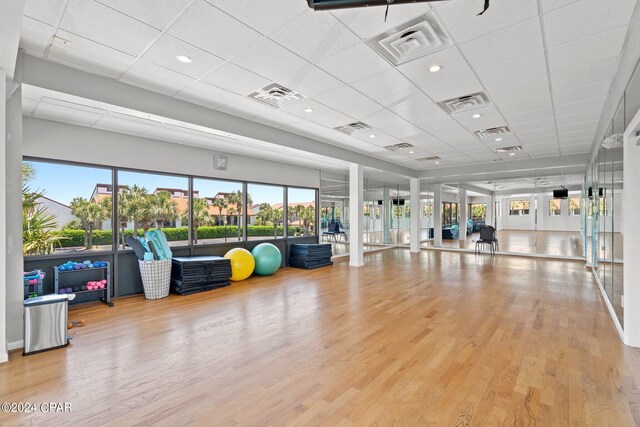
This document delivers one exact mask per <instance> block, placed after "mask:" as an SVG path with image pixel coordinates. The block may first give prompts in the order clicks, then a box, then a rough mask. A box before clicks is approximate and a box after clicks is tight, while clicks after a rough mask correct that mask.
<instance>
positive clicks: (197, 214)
mask: <svg viewBox="0 0 640 427" xmlns="http://www.w3.org/2000/svg"><path fill="white" fill-rule="evenodd" d="M242 211H243V205H242V183H241V182H232V181H217V180H212V179H199V178H195V179H194V180H193V219H192V221H193V227H192V230H191V236H192V239H193V244H194V245H206V244H213V243H221V242H229V241H238V240H242V239H243V238H244V236H243V230H242V227H241V226H240V223H241V221H240V220H241V216H242Z"/></svg>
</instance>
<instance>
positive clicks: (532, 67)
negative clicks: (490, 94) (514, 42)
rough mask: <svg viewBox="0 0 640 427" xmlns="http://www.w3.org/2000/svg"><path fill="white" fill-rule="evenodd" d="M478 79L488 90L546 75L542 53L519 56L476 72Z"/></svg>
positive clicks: (545, 64) (545, 65) (545, 63)
mask: <svg viewBox="0 0 640 427" xmlns="http://www.w3.org/2000/svg"><path fill="white" fill-rule="evenodd" d="M477 73H478V77H480V80H481V81H482V83H483V84H484V85H485V86H486V87H487V88H489V89H491V88H495V87H500V86H506V85H509V84H514V83H519V82H523V81H525V80H531V79H535V78H536V77H542V76H546V75H547V62H546V59H545V56H544V52H543V51H539V52H535V53H532V54H530V55H526V56H521V57H520V58H517V59H514V60H512V61H508V62H503V63H501V64H497V65H493V66H490V67H487V68H483V69H479V70H477Z"/></svg>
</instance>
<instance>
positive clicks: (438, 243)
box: [433, 184, 442, 248]
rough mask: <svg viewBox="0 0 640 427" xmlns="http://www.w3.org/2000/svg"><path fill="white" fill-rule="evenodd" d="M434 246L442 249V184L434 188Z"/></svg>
mask: <svg viewBox="0 0 640 427" xmlns="http://www.w3.org/2000/svg"><path fill="white" fill-rule="evenodd" d="M433 246H435V247H436V248H440V247H442V184H435V185H434V186H433Z"/></svg>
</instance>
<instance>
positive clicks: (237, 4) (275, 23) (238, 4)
mask: <svg viewBox="0 0 640 427" xmlns="http://www.w3.org/2000/svg"><path fill="white" fill-rule="evenodd" d="M209 3H211V4H212V5H214V6H215V7H217V8H219V9H222V10H224V11H225V12H226V13H228V14H229V15H231V16H233V17H235V18H236V19H238V20H239V21H241V22H244V23H245V24H247V25H248V26H250V27H252V28H254V29H256V30H258V31H260V32H261V33H262V34H266V35H269V34H271V33H273V32H274V31H276V30H277V29H279V28H281V27H282V26H283V25H285V24H286V23H287V22H289V21H291V20H292V19H294V18H296V17H297V16H299V15H301V14H303V13H305V12H307V11H309V7H308V6H307V5H306V4H305V3H304V2H302V1H298V0H278V1H275V2H274V1H256V0H209Z"/></svg>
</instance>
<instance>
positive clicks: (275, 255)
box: [251, 243, 282, 276]
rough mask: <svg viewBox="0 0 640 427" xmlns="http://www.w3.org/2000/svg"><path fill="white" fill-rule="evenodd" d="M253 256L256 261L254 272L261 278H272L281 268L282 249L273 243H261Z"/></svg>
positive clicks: (253, 252)
mask: <svg viewBox="0 0 640 427" xmlns="http://www.w3.org/2000/svg"><path fill="white" fill-rule="evenodd" d="M251 255H253V258H254V259H255V261H256V268H255V269H254V270H253V272H254V273H255V274H257V275H259V276H270V275H272V274H273V273H275V272H276V271H278V269H279V268H280V265H281V264H282V254H281V253H280V249H278V248H277V247H276V246H275V245H272V244H271V243H260V244H259V245H258V246H256V247H255V248H253V250H252V251H251Z"/></svg>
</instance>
